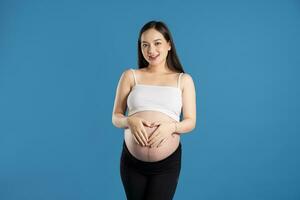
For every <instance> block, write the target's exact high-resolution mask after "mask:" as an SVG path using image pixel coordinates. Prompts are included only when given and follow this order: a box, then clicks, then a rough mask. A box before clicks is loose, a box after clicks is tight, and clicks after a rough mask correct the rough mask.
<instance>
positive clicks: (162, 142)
mask: <svg viewBox="0 0 300 200" xmlns="http://www.w3.org/2000/svg"><path fill="white" fill-rule="evenodd" d="M167 139H168V138H164V139H163V140H162V141H161V143H160V144H159V145H158V147H160V146H162V145H163V144H164V143H165V142H166V141H167Z"/></svg>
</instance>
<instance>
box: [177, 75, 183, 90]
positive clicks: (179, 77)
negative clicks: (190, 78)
mask: <svg viewBox="0 0 300 200" xmlns="http://www.w3.org/2000/svg"><path fill="white" fill-rule="evenodd" d="M182 74H183V73H180V74H179V76H178V81H177V83H178V84H177V87H178V88H180V80H181V76H182Z"/></svg>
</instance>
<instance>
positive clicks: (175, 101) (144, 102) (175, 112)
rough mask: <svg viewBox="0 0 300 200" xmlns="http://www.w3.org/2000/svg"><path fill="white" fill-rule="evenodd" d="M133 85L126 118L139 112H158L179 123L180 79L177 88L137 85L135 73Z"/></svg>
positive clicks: (180, 106) (180, 102)
mask: <svg viewBox="0 0 300 200" xmlns="http://www.w3.org/2000/svg"><path fill="white" fill-rule="evenodd" d="M131 70H132V72H133V76H134V81H135V85H134V86H133V88H132V90H131V92H130V93H129V95H128V98H127V107H128V116H130V115H133V114H134V113H137V112H140V111H146V110H151V111H159V112H162V113H164V114H166V115H168V116H169V117H171V118H173V119H175V120H176V121H177V122H179V120H180V119H179V117H180V114H181V108H182V96H181V89H180V77H181V75H182V74H183V73H181V74H180V75H179V77H178V84H177V87H172V86H158V85H145V84H138V83H137V81H136V76H135V72H134V70H133V69H131Z"/></svg>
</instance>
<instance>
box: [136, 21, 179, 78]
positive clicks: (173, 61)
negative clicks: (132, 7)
mask: <svg viewBox="0 0 300 200" xmlns="http://www.w3.org/2000/svg"><path fill="white" fill-rule="evenodd" d="M151 28H154V29H155V30H157V31H159V32H160V33H161V34H162V35H163V36H164V38H165V39H166V41H167V42H170V44H171V49H170V50H169V53H168V55H167V59H166V62H167V66H168V68H169V69H170V70H173V71H177V72H183V73H184V70H183V67H182V65H181V63H180V61H179V58H178V56H177V54H176V49H175V45H174V42H173V38H172V35H171V32H170V31H169V29H168V27H167V25H166V24H165V23H164V22H162V21H154V20H153V21H149V22H147V23H146V24H145V25H144V26H143V27H142V29H141V30H140V32H139V38H138V67H139V69H141V68H145V67H147V66H148V64H149V63H148V62H147V60H145V58H144V56H143V54H142V50H141V36H142V34H143V33H144V32H145V31H147V30H148V29H151Z"/></svg>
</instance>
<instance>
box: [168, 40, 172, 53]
mask: <svg viewBox="0 0 300 200" xmlns="http://www.w3.org/2000/svg"><path fill="white" fill-rule="evenodd" d="M168 45H169V48H168V51H170V50H171V42H170V40H169V42H168Z"/></svg>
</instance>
